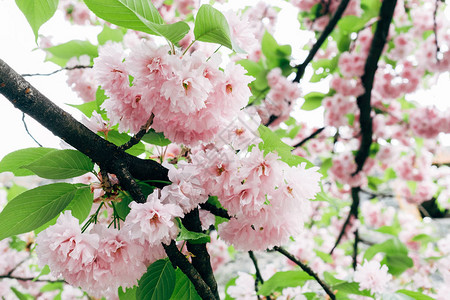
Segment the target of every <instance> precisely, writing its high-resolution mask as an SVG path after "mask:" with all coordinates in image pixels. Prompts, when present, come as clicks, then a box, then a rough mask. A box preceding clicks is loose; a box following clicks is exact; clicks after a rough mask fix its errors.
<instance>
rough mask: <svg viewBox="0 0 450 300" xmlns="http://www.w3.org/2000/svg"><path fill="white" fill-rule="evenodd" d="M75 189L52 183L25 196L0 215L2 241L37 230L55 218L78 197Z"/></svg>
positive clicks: (24, 194) (10, 203)
mask: <svg viewBox="0 0 450 300" xmlns="http://www.w3.org/2000/svg"><path fill="white" fill-rule="evenodd" d="M76 189H77V188H76V187H75V186H74V185H72V184H68V183H53V184H49V185H44V186H40V187H37V188H34V189H32V190H28V191H26V192H23V193H22V194H20V195H19V196H17V197H16V198H14V199H13V200H12V201H11V202H9V203H8V204H7V205H6V207H5V208H4V209H3V211H2V212H1V213H0V240H2V239H4V238H6V237H9V236H11V235H16V234H20V233H25V232H28V231H31V230H34V229H36V228H38V227H39V226H41V225H43V224H45V223H47V222H48V221H50V220H51V219H53V218H54V217H56V216H57V215H58V214H59V213H60V212H61V211H62V210H63V209H64V208H66V206H67V205H68V204H69V203H70V201H72V199H73V198H74V196H75V192H76Z"/></svg>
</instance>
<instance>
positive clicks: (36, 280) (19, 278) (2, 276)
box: [0, 275, 67, 283]
mask: <svg viewBox="0 0 450 300" xmlns="http://www.w3.org/2000/svg"><path fill="white" fill-rule="evenodd" d="M5 278H8V279H15V280H20V281H34V282H49V283H55V282H63V283H67V282H66V281H65V280H62V279H60V280H50V279H36V278H34V277H17V276H11V275H0V279H5Z"/></svg>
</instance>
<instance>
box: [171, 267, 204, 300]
mask: <svg viewBox="0 0 450 300" xmlns="http://www.w3.org/2000/svg"><path fill="white" fill-rule="evenodd" d="M175 275H176V283H175V288H174V290H173V293H172V297H170V300H201V299H202V298H201V297H200V296H199V295H198V293H197V291H196V290H195V287H194V285H193V284H192V282H191V281H190V280H189V278H188V277H187V276H186V275H184V273H183V272H182V271H181V270H180V269H177V270H176V271H175Z"/></svg>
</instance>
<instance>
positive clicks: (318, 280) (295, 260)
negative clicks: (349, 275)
mask: <svg viewBox="0 0 450 300" xmlns="http://www.w3.org/2000/svg"><path fill="white" fill-rule="evenodd" d="M273 249H274V250H275V251H278V252H280V253H281V254H283V255H284V256H286V257H287V258H288V259H289V260H291V261H292V262H294V263H295V264H297V265H298V266H299V267H300V268H302V270H303V271H305V272H306V273H307V274H308V275H310V276H312V277H314V279H315V280H316V281H317V282H318V283H319V284H320V286H321V287H322V288H323V290H324V291H325V293H327V295H328V296H329V297H330V299H332V300H335V299H336V296H335V295H334V293H333V292H332V291H331V288H330V287H329V286H328V284H326V283H325V282H324V281H322V279H320V278H319V275H317V274H316V272H314V271H313V270H311V268H310V267H309V266H307V265H306V264H304V263H302V262H301V261H300V260H298V259H297V258H295V256H294V255H292V254H291V253H289V252H288V251H286V250H285V249H284V248H282V247H278V246H275V247H273Z"/></svg>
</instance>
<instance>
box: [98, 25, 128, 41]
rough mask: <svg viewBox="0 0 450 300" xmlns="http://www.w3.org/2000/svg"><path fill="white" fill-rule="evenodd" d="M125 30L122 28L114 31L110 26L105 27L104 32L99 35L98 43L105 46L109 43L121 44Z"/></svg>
mask: <svg viewBox="0 0 450 300" xmlns="http://www.w3.org/2000/svg"><path fill="white" fill-rule="evenodd" d="M124 30H125V29H122V28H117V29H112V28H111V27H110V26H107V25H104V26H103V30H102V32H100V33H99V34H98V35H97V41H98V43H99V44H100V45H104V44H106V42H108V41H112V42H121V41H122V40H123V36H124Z"/></svg>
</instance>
